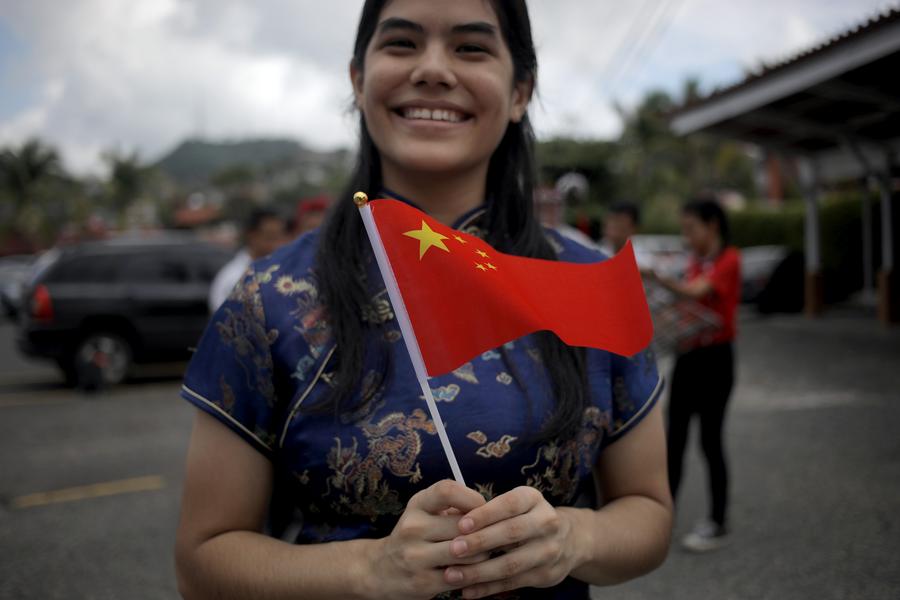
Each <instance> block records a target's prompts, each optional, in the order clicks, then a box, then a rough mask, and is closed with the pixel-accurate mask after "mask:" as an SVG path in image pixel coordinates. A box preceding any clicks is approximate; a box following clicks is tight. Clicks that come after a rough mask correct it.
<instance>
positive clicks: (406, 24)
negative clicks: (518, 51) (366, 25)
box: [378, 17, 497, 36]
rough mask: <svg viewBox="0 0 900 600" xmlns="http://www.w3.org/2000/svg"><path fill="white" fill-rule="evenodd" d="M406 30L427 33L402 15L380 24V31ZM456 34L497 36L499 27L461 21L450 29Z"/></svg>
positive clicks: (484, 23)
mask: <svg viewBox="0 0 900 600" xmlns="http://www.w3.org/2000/svg"><path fill="white" fill-rule="evenodd" d="M395 30H405V31H412V32H415V33H425V28H424V27H422V26H421V25H420V24H418V23H416V22H414V21H410V20H409V19H402V18H400V17H390V18H387V19H385V20H384V21H382V22H381V23H379V24H378V31H379V32H380V33H384V32H386V31H395ZM450 31H451V32H452V33H454V34H460V33H478V34H481V35H489V36H496V35H497V28H496V27H495V26H494V25H491V24H490V23H487V22H485V21H473V22H472V23H461V24H460V25H454V26H453V28H452V29H451V30H450Z"/></svg>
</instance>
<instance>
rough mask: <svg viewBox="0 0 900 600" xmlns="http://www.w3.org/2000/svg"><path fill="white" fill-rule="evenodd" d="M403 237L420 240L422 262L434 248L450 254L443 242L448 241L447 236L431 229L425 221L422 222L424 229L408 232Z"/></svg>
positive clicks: (420, 258)
mask: <svg viewBox="0 0 900 600" xmlns="http://www.w3.org/2000/svg"><path fill="white" fill-rule="evenodd" d="M403 235H405V236H407V237H411V238H415V239H417V240H419V260H422V257H423V256H425V253H426V252H428V249H429V248H431V247H432V246H434V247H435V248H440V249H441V250H443V251H444V252H450V249H449V248H447V246H445V245H444V242H443V240H446V239H448V238H447V236H446V235H441V234H439V233H438V232H437V231H434V230H433V229H431V227H429V226H428V223H426V222H425V221H422V229H413V230H412V231H406V232H404V233H403Z"/></svg>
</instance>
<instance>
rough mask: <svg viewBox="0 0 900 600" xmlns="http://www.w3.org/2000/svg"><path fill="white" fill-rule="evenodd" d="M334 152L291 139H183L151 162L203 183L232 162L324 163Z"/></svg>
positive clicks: (185, 179) (169, 172)
mask: <svg viewBox="0 0 900 600" xmlns="http://www.w3.org/2000/svg"><path fill="white" fill-rule="evenodd" d="M336 155H337V153H321V152H315V151H313V150H309V149H307V148H304V147H303V146H302V145H301V144H299V143H298V142H296V141H294V140H284V139H282V140H279V139H269V140H244V141H235V142H209V141H202V140H187V141H184V142H182V143H181V144H179V145H178V146H177V147H176V148H175V149H174V150H172V151H171V152H169V153H168V154H166V155H165V156H163V157H162V158H161V159H160V160H159V161H157V163H156V164H155V165H154V166H156V167H157V168H158V169H160V170H161V171H162V172H164V173H166V174H167V175H169V176H170V177H171V178H172V179H174V180H175V181H177V182H178V183H181V184H203V183H206V182H207V181H208V180H209V179H210V177H212V176H213V175H215V174H216V173H219V172H221V171H222V170H223V169H226V168H228V167H235V166H250V167H255V168H264V167H278V166H281V167H284V166H289V165H292V164H304V163H305V164H310V163H318V164H322V163H327V162H331V161H333V160H335V157H336Z"/></svg>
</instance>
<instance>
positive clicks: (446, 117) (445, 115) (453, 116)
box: [402, 108, 464, 123]
mask: <svg viewBox="0 0 900 600" xmlns="http://www.w3.org/2000/svg"><path fill="white" fill-rule="evenodd" d="M402 114H403V117H404V118H406V119H422V120H426V121H447V122H449V123H459V122H460V121H462V120H463V119H464V117H463V115H462V113H458V112H456V111H455V110H446V109H440V108H439V109H436V110H431V109H429V108H404V109H403V111H402Z"/></svg>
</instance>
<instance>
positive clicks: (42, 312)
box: [31, 285, 53, 321]
mask: <svg viewBox="0 0 900 600" xmlns="http://www.w3.org/2000/svg"><path fill="white" fill-rule="evenodd" d="M31 318H33V319H34V320H35V321H52V320H53V303H52V302H51V301H50V290H48V289H47V286H45V285H39V286H37V287H36V288H34V292H33V293H32V294H31Z"/></svg>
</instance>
